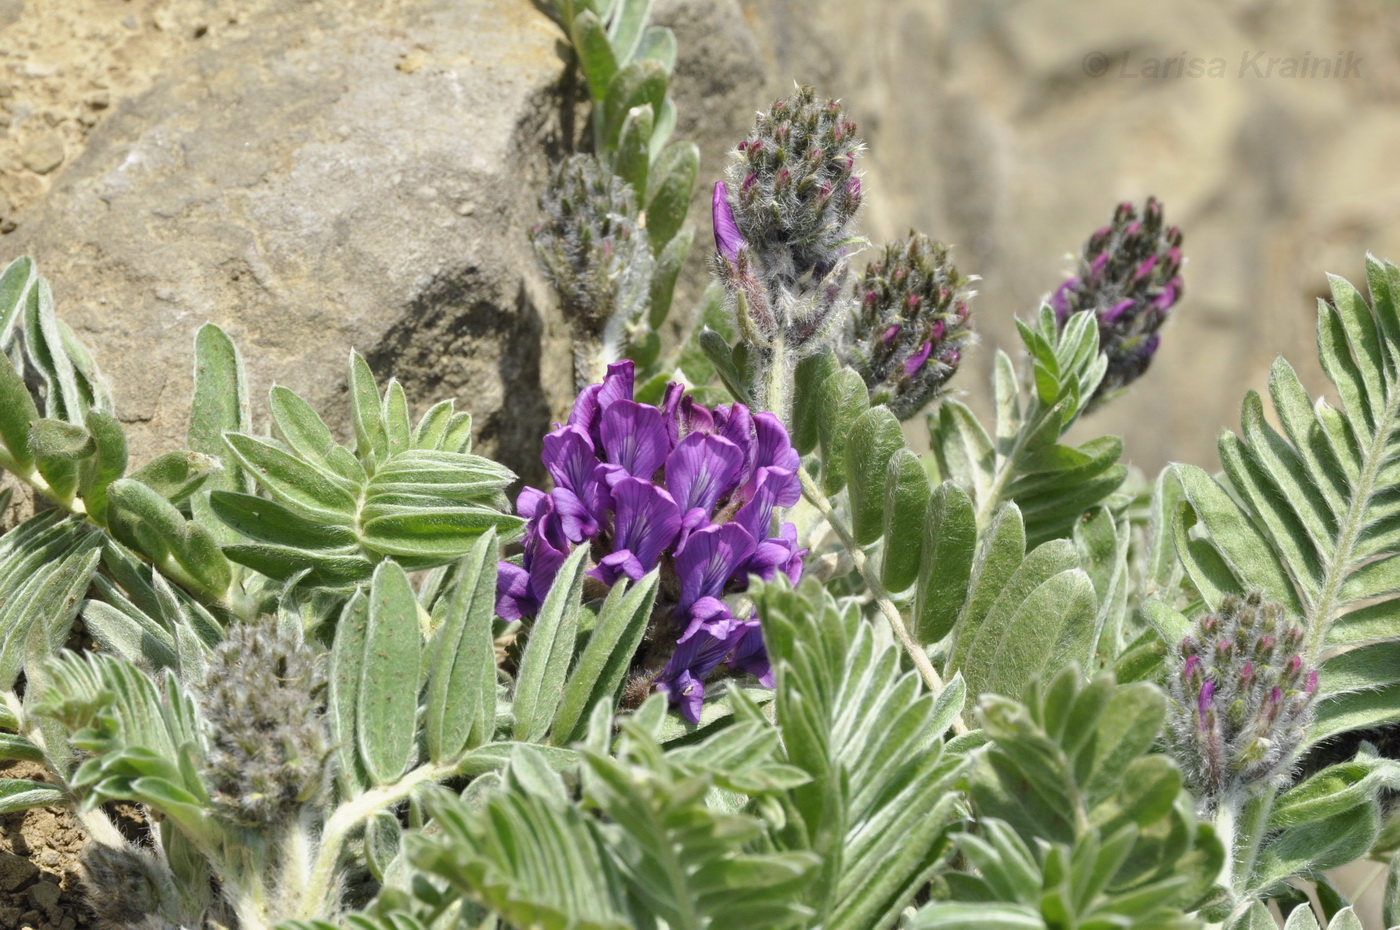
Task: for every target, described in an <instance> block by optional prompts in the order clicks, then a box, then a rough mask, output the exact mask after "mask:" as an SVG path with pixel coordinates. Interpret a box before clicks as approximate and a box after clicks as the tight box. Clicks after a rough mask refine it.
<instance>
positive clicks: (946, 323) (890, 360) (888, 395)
mask: <svg viewBox="0 0 1400 930" xmlns="http://www.w3.org/2000/svg"><path fill="white" fill-rule="evenodd" d="M972 280H973V279H970V278H967V277H965V276H963V275H962V274H960V273H959V272H958V269H957V268H955V267H954V266H953V263H952V262H951V261H950V260H949V258H948V247H947V246H945V245H943V244H942V243H938V242H934V241H932V240H931V239H929V237H928V236H925V235H923V234H922V233H917V232H911V233H910V234H909V235H908V237H906V238H903V239H898V240H896V241H894V242H891V243H889V244H888V245H886V246H885V248H884V251H883V252H882V253H881V255H880V257H879V258H878V259H876V260H875V261H873V262H871V263H870V265H869V266H867V267H866V269H865V273H864V274H862V275H861V276H860V278H859V280H857V281H856V285H855V297H856V300H857V306H856V309H855V311H854V312H853V314H852V324H851V330H850V334H849V338H848V340H847V344H846V347H845V351H844V353H843V354H844V356H845V361H846V362H847V364H849V365H850V366H851V367H852V368H854V369H855V370H856V371H857V372H859V373H860V376H861V378H862V379H864V381H865V383H866V385H867V386H868V387H869V388H870V402H871V403H872V404H886V405H888V406H889V408H890V410H891V411H892V412H893V413H894V415H895V416H897V417H899V418H900V419H901V420H906V419H908V418H909V417H912V416H913V415H914V414H916V413H918V412H919V411H920V410H922V409H923V408H924V407H925V406H927V404H928V403H929V402H930V401H931V400H933V399H934V398H935V397H936V396H938V394H939V392H940V391H942V389H943V387H944V385H946V384H947V383H948V379H949V378H951V377H952V376H953V373H954V372H955V371H957V367H958V363H959V362H960V361H961V360H962V354H963V351H964V350H965V349H966V347H967V344H968V342H969V340H970V339H971V338H972V331H971V330H970V329H969V328H968V319H967V318H968V300H969V299H971V297H972V296H973V292H972V291H971V290H969V289H968V285H969V283H971V281H972Z"/></svg>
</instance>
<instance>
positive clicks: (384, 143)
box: [0, 0, 570, 466]
mask: <svg viewBox="0 0 1400 930" xmlns="http://www.w3.org/2000/svg"><path fill="white" fill-rule="evenodd" d="M558 38H559V36H558V33H557V31H556V29H555V28H554V26H553V25H552V24H550V23H549V21H548V20H547V19H545V18H544V17H543V16H542V15H540V14H539V13H538V12H536V11H535V10H534V9H533V8H532V7H531V6H530V5H529V4H528V3H527V2H525V0H486V2H476V3H469V4H463V3H459V2H455V0H435V2H429V3H417V4H405V5H404V6H403V7H402V9H400V10H399V11H398V15H397V16H390V15H386V13H385V11H384V10H383V9H382V8H381V7H380V6H378V5H371V4H359V5H355V4H351V5H348V6H346V7H343V8H342V7H336V6H333V5H330V4H326V5H324V6H320V5H314V4H312V5H304V4H301V3H300V2H287V3H284V4H282V5H280V6H278V7H276V8H275V9H273V10H270V11H268V12H266V13H264V14H263V15H262V16H260V17H257V18H255V19H252V20H250V21H249V25H248V29H247V34H246V36H244V37H243V38H241V39H239V40H237V41H232V42H229V43H228V44H226V45H223V46H221V47H208V48H197V49H195V50H194V51H192V52H190V53H189V55H188V56H187V57H186V58H185V59H184V60H183V61H181V62H178V63H176V64H174V65H173V66H172V67H171V68H170V70H169V73H168V75H167V76H166V77H163V78H161V79H159V80H157V81H156V82H155V83H154V84H153V86H152V87H151V88H150V89H149V90H147V91H145V92H144V93H141V94H139V95H138V96H135V97H133V98H131V99H129V100H126V101H124V102H122V103H119V104H117V105H116V106H115V107H114V112H113V114H112V115H111V116H110V117H109V118H107V119H106V120H105V121H104V122H102V123H101V124H100V125H99V126H97V127H96V128H95V129H94V130H93V131H92V132H91V133H90V134H89V135H88V136H87V138H86V142H85V148H84V151H83V152H82V154H81V155H80V156H78V157H77V158H76V159H74V160H73V161H72V163H71V164H70V165H68V166H67V167H65V168H64V169H63V171H62V173H61V176H60V177H59V178H58V180H57V182H56V183H55V184H54V185H53V187H52V188H51V189H50V190H48V192H47V193H46V194H45V195H44V196H43V197H42V198H41V199H40V200H39V201H38V202H37V203H35V204H34V205H33V207H31V209H30V210H29V211H28V212H27V213H25V214H24V215H23V216H22V218H21V222H20V224H19V228H18V229H17V230H16V231H15V232H14V233H13V234H12V235H10V236H8V237H6V239H4V240H0V248H3V251H4V254H5V255H7V256H14V255H19V254H32V255H34V256H36V257H37V258H38V260H39V263H40V268H41V271H42V272H43V273H44V274H45V275H46V276H47V277H48V278H49V279H50V280H51V282H52V283H53V285H54V290H55V295H56V299H57V302H58V305H59V308H60V313H61V314H62V316H63V318H64V319H65V320H67V321H68V322H69V323H70V324H71V325H72V326H73V327H74V328H75V329H76V330H77V331H78V332H79V334H80V335H81V336H82V337H83V338H85V339H86V340H87V341H89V342H90V343H91V344H92V345H93V346H94V347H95V349H96V351H97V355H98V360H99V364H100V365H101V366H102V367H103V370H104V372H105V374H106V375H107V376H108V378H109V379H110V380H111V381H112V382H113V386H114V393H115V395H116V398H117V403H118V413H119V415H120V416H121V418H122V419H123V420H125V421H126V422H127V423H128V424H129V431H130V433H131V439H132V444H133V446H134V447H135V448H136V449H138V450H140V452H141V453H145V454H146V455H150V454H155V453H157V452H159V451H163V450H165V449H169V448H173V447H174V446H175V445H176V444H177V443H178V442H179V441H180V438H181V436H182V435H183V432H184V429H185V420H186V414H187V410H188V397H189V393H190V388H191V372H192V361H191V346H192V341H193V336H194V333H195V331H196V330H197V328H198V327H199V326H200V325H201V324H202V323H204V322H205V321H206V320H212V321H214V322H216V323H218V324H219V325H221V326H223V327H224V328H225V329H227V330H228V331H229V333H230V334H231V335H232V336H233V338H234V340H235V342H237V343H238V344H239V346H240V348H241V349H242V351H243V353H244V356H245V359H246V360H247V362H248V368H249V373H250V376H251V381H252V384H253V388H254V399H255V403H256V407H255V409H258V410H261V409H262V400H261V398H262V397H263V396H265V392H266V391H267V389H268V387H269V386H270V385H271V384H272V383H273V382H274V381H275V382H278V383H282V384H285V385H287V386H288V387H291V388H292V389H293V390H296V391H297V392H299V393H302V394H303V395H304V396H306V397H307V398H308V399H309V400H310V401H311V402H312V404H313V405H315V406H316V407H317V408H318V409H320V410H322V411H323V413H324V414H325V415H326V416H327V419H328V420H330V421H332V422H333V423H340V424H343V423H344V422H345V414H346V411H345V402H344V398H343V397H342V394H343V385H344V371H345V355H346V352H347V350H348V348H350V347H354V348H356V349H358V350H359V351H360V352H361V353H363V354H365V355H366V356H367V357H368V358H369V359H370V361H371V364H372V366H373V367H374V368H375V369H376V370H377V371H379V372H383V373H393V374H396V375H397V376H398V377H399V378H400V379H401V380H402V381H404V382H405V387H406V388H407V390H408V394H409V396H410V397H412V398H413V399H414V401H415V402H416V403H418V404H419V405H420V407H423V406H426V405H427V404H428V403H430V402H432V401H434V400H436V399H439V398H441V397H444V396H453V395H456V396H457V397H458V398H459V401H460V402H461V403H462V405H463V406H464V407H465V408H467V409H469V410H471V411H472V412H473V413H474V414H475V415H476V417H477V435H478V437H479V440H480V443H481V447H482V448H483V450H484V451H486V452H487V453H494V452H499V453H500V454H501V455H502V456H503V457H504V458H505V459H506V460H507V461H508V462H510V463H511V464H515V465H517V466H520V465H522V464H524V462H523V461H522V457H521V456H520V455H519V454H516V453H517V450H523V449H525V448H526V447H528V446H529V445H530V443H529V441H527V440H528V439H529V438H532V437H537V436H539V435H541V434H542V433H543V432H544V430H545V429H547V424H548V417H549V411H550V408H551V407H552V406H558V405H559V404H560V403H563V401H564V400H565V398H564V397H563V396H562V395H563V393H564V392H566V391H567V389H568V387H569V386H570V385H569V381H570V375H569V372H568V371H567V369H566V368H564V367H561V366H560V365H559V364H557V363H556V360H558V359H564V360H566V359H567V358H568V352H567V347H566V346H562V345H561V346H559V347H557V348H558V349H559V351H550V349H549V347H550V345H551V342H552V341H553V340H554V339H555V337H554V335H553V332H554V330H555V329H556V327H555V325H554V324H553V322H552V321H551V319H550V314H551V311H550V310H549V309H548V307H549V303H548V299H547V295H546V294H544V293H543V292H542V291H540V290H539V289H538V284H537V278H536V277H535V275H534V268H533V258H532V255H531V254H530V251H529V246H528V243H527V241H526V236H525V229H526V226H527V224H528V222H529V221H530V220H531V218H532V215H533V212H534V209H535V207H534V198H535V194H534V192H535V191H536V190H537V189H538V187H539V186H540V183H541V180H542V178H543V177H544V174H545V172H546V171H547V165H548V154H549V151H550V149H551V147H554V146H557V144H558V142H557V138H556V134H557V132H558V131H559V129H558V127H557V125H556V124H557V122H558V118H559V114H560V112H561V108H560V106H559V104H558V100H559V99H560V98H559V92H558V87H557V85H558V83H559V81H560V77H561V74H562V73H563V71H564V68H563V61H562V60H561V58H560V51H559V43H558ZM46 138H49V139H54V138H56V137H54V136H49V137H46ZM32 145H33V144H31V148H32ZM29 151H30V149H29V148H26V149H25V150H24V152H22V153H21V158H22V159H23V158H25V157H27V153H28V152H29ZM32 167H33V169H34V170H36V171H37V170H38V168H39V167H42V166H40V165H37V164H35V165H33V166H32ZM551 392H553V393H554V394H558V395H560V396H557V397H556V396H552V394H551ZM507 396H509V397H510V399H511V409H510V410H509V411H508V412H505V413H503V412H502V411H501V408H502V407H503V405H504V399H505V398H506V397H507Z"/></svg>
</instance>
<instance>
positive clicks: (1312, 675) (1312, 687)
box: [1303, 669, 1317, 694]
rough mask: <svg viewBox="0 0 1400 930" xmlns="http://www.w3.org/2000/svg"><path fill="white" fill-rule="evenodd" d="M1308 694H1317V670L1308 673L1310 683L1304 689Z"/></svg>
mask: <svg viewBox="0 0 1400 930" xmlns="http://www.w3.org/2000/svg"><path fill="white" fill-rule="evenodd" d="M1303 690H1304V691H1306V692H1307V693H1308V694H1316V693H1317V669H1313V670H1312V671H1310V672H1308V683H1307V684H1306V685H1305V686H1304V687H1303Z"/></svg>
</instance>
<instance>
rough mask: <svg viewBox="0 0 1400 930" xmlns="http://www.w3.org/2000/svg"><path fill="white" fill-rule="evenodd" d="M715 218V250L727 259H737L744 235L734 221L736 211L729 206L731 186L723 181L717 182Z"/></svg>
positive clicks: (714, 207)
mask: <svg viewBox="0 0 1400 930" xmlns="http://www.w3.org/2000/svg"><path fill="white" fill-rule="evenodd" d="M713 218H714V224H715V250H716V251H718V252H719V254H720V255H722V256H724V258H725V260H726V261H731V262H732V261H737V260H738V258H739V250H740V249H741V248H743V246H744V237H743V236H741V235H739V226H738V224H736V223H735V222H734V211H733V210H731V209H730V208H729V188H728V187H726V186H725V183H724V182H723V181H717V182H716V183H715V193H714V201H713Z"/></svg>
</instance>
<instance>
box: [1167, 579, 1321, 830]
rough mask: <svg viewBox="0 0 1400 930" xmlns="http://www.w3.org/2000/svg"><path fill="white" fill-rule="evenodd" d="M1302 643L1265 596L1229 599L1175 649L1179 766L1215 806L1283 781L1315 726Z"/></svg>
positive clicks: (1312, 675)
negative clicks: (1228, 796)
mask: <svg viewBox="0 0 1400 930" xmlns="http://www.w3.org/2000/svg"><path fill="white" fill-rule="evenodd" d="M1302 641H1303V634H1302V631H1301V630H1299V629H1298V628H1297V627H1290V626H1287V625H1286V624H1285V623H1284V614H1283V608H1282V607H1280V606H1278V605H1277V604H1270V603H1267V602H1265V601H1264V600H1263V598H1262V597H1260V595H1258V594H1251V595H1249V596H1248V597H1244V598H1240V597H1234V596H1230V597H1226V598H1225V599H1224V600H1223V601H1222V602H1221V605H1220V611H1219V613H1218V614H1210V615H1207V616H1205V617H1202V618H1201V619H1200V620H1199V621H1198V622H1197V624H1196V630H1195V634H1194V635H1192V636H1187V637H1186V638H1185V639H1183V640H1182V641H1181V643H1180V644H1179V645H1178V646H1177V649H1176V652H1175V655H1174V656H1173V657H1172V659H1173V661H1172V666H1173V674H1172V675H1171V677H1170V678H1169V679H1168V681H1167V688H1168V691H1169V692H1170V694H1171V696H1172V698H1173V705H1174V706H1173V709H1172V723H1173V726H1172V742H1173V744H1174V748H1175V749H1176V755H1177V758H1178V761H1179V762H1181V764H1182V768H1183V769H1184V770H1185V772H1186V774H1187V776H1188V778H1189V779H1190V780H1191V781H1192V782H1193V783H1194V785H1195V787H1196V789H1197V790H1198V791H1199V792H1200V794H1201V796H1202V797H1203V798H1204V799H1205V800H1206V802H1207V803H1208V804H1213V803H1215V802H1216V801H1218V800H1219V799H1220V798H1221V797H1223V796H1224V795H1225V794H1227V793H1230V792H1235V791H1241V790H1248V789H1249V788H1250V787H1251V786H1253V785H1258V784H1261V783H1266V782H1268V781H1271V780H1273V779H1275V778H1277V777H1279V776H1280V775H1282V774H1285V773H1286V772H1287V771H1288V770H1289V768H1290V767H1291V766H1292V764H1293V760H1294V757H1295V755H1296V753H1297V750H1298V747H1299V745H1300V744H1301V743H1302V740H1303V737H1304V735H1305V733H1306V732H1307V729H1308V726H1309V725H1310V723H1311V722H1312V703H1313V697H1314V695H1315V694H1316V693H1317V670H1316V669H1310V668H1308V667H1307V665H1306V663H1305V662H1304V661H1303V657H1302V656H1301V655H1300V654H1299V653H1298V649H1299V648H1300V646H1301V645H1302Z"/></svg>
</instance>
